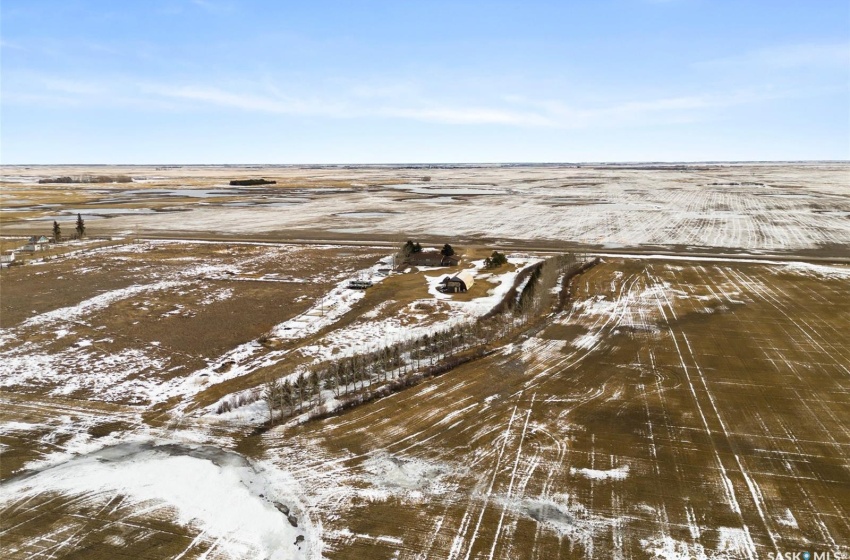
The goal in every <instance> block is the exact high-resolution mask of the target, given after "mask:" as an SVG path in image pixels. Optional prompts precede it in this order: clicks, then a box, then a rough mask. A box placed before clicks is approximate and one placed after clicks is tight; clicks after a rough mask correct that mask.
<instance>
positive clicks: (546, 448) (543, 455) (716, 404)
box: [245, 262, 850, 558]
mask: <svg viewBox="0 0 850 560" xmlns="http://www.w3.org/2000/svg"><path fill="white" fill-rule="evenodd" d="M616 271H622V272H623V274H622V275H619V274H615V272H616ZM659 286H666V287H665V288H664V289H663V290H662V291H658V292H657V296H658V297H656V296H655V295H647V294H648V293H649V294H654V292H652V291H651V290H656V289H658V287H659ZM646 290H650V292H648V293H647V292H646ZM846 290H847V280H839V279H823V278H816V277H809V276H802V275H799V274H790V275H785V274H782V273H779V274H777V273H776V272H774V271H773V270H771V269H770V268H769V267H761V266H735V265H713V266H706V267H681V266H676V265H665V264H660V263H658V264H652V265H645V264H643V263H639V262H638V263H610V264H607V265H602V266H600V267H597V268H596V269H593V270H592V271H591V272H589V273H588V274H587V275H586V276H583V277H581V283H580V284H579V286H578V298H579V301H580V302H581V301H585V302H587V301H589V300H591V299H594V298H597V297H598V296H600V295H605V296H606V298H607V300H608V301H613V300H615V299H617V298H621V297H623V296H626V297H627V299H626V300H625V303H624V305H623V306H622V307H620V308H616V307H615V308H614V310H613V311H612V313H613V315H612V317H613V318H612V319H611V321H610V322H609V323H608V324H607V325H606V326H604V327H601V325H602V324H603V322H604V321H606V320H607V318H606V317H605V316H604V315H603V316H598V317H597V316H596V315H594V314H592V313H591V314H588V315H584V316H580V315H578V314H577V313H576V314H574V315H573V318H572V319H571V320H570V321H569V322H566V323H564V324H563V325H562V326H558V327H551V328H550V329H548V330H547V332H546V335H545V336H544V337H543V338H540V339H532V340H531V341H530V342H529V344H530V346H529V347H528V351H527V352H523V353H521V352H511V353H507V354H501V355H498V356H494V357H491V358H487V359H485V360H483V361H480V362H477V363H475V364H471V365H469V366H463V367H461V368H459V369H457V370H455V371H454V372H452V373H451V374H448V375H445V376H443V377H441V378H438V379H435V380H431V381H429V382H426V383H425V384H423V385H421V386H418V387H415V388H413V389H410V390H409V391H406V392H404V393H401V394H397V395H394V396H392V397H388V398H386V399H383V400H381V401H379V402H375V403H370V404H368V405H365V406H363V407H361V408H358V409H355V410H352V411H350V412H348V413H347V414H345V415H344V416H342V417H339V418H331V419H327V420H324V421H321V422H319V423H311V424H308V425H305V426H303V427H298V428H290V429H286V430H275V431H273V432H271V433H269V434H267V435H266V436H264V439H263V444H262V446H260V447H255V448H254V449H255V452H260V449H261V448H262V447H265V448H266V449H268V451H267V452H266V454H267V456H268V457H271V458H273V459H274V460H276V461H278V462H279V463H280V464H281V465H287V466H289V468H293V467H294V466H295V465H297V467H296V470H297V472H302V473H303V475H301V476H300V480H301V482H302V483H303V484H305V485H306V486H307V487H308V488H310V489H311V490H309V491H312V492H317V493H319V492H326V493H327V494H326V495H328V496H334V499H333V500H331V501H329V502H327V503H325V502H319V503H318V504H317V505H316V511H315V515H316V516H317V518H321V519H324V520H325V523H326V526H325V529H326V532H327V534H328V535H333V534H334V530H335V529H337V528H339V529H342V528H349V529H351V531H352V532H353V533H359V534H365V535H371V536H372V537H379V536H382V537H392V538H397V539H399V540H400V541H401V543H402V544H398V543H396V542H393V541H387V540H375V539H374V538H367V537H359V538H358V537H351V536H347V535H348V534H347V533H346V534H345V535H341V536H339V537H338V538H334V537H332V536H328V537H327V541H328V542H329V551H328V556H329V557H331V558H358V557H361V556H362V555H363V554H365V553H366V551H368V554H369V555H371V556H383V555H392V553H393V551H395V550H401V551H402V556H407V555H414V554H416V553H423V552H426V551H427V553H428V554H429V556H432V557H447V556H449V555H450V553H449V551H450V549H451V548H452V547H453V546H458V547H460V551H461V556H464V555H466V553H467V552H470V553H471V555H470V557H482V556H483V557H487V556H488V555H489V553H490V551H491V550H492V551H494V553H495V556H494V557H496V558H526V557H528V558H531V557H540V558H554V557H561V556H585V555H592V556H593V557H600V556H605V557H610V556H614V555H616V554H618V553H622V554H624V555H625V556H637V557H643V556H649V555H651V554H650V553H649V550H650V549H652V547H653V546H656V545H657V544H658V542H660V539H661V536H662V535H668V536H669V537H671V538H672V539H675V541H678V542H679V543H680V544H679V545H678V546H680V547H681V548H680V550H686V551H688V552H686V554H687V555H695V554H697V550H698V547H704V548H705V549H706V550H717V549H719V548H722V546H734V543H733V544H732V545H730V544H729V543H728V542H727V543H726V544H725V545H724V544H723V543H724V542H726V539H727V537H728V535H729V534H731V533H730V532H729V531H732V532H734V530H735V529H738V530H740V529H741V528H742V527H744V526H746V527H747V528H748V530H749V533H750V535H751V537H752V540H753V545H754V546H755V548H756V550H757V552H758V553H759V554H765V553H766V552H767V551H768V550H774V549H775V548H774V546H773V541H776V545H777V546H778V547H779V548H780V549H787V550H791V549H797V548H799V547H802V546H807V543H820V544H819V546H820V547H821V548H819V549H818V550H825V549H826V548H827V547H828V546H832V545H830V544H829V543H830V542H832V541H830V540H828V539H833V540H834V542H835V543H836V546H838V547H839V548H840V550H843V551H845V553H846V551H847V549H848V547H850V539H848V535H850V531H848V524H847V519H848V513H850V512H848V511H847V504H850V492H848V488H850V475H848V471H847V469H846V461H845V460H844V456H845V454H844V451H843V450H844V448H845V447H846V446H847V445H850V432H848V427H847V425H846V422H845V421H844V420H846V418H847V417H848V416H847V414H848V410H850V403H849V402H848V401H847V399H846V398H844V396H843V395H846V394H847V389H848V387H847V377H846V371H845V370H846V364H848V363H850V355H848V352H847V350H846V346H845V345H844V344H843V343H842V338H843V336H842V334H841V333H843V332H846V330H847V327H848V325H847V322H846V321H847V319H846V318H847V317H848V316H850V314H848V312H850V309H848V302H847V300H846V298H844V297H843V296H842V293H846ZM629 294H630V296H629ZM641 294H643V295H641ZM665 294H666V295H667V297H669V298H670V303H669V304H668V303H667V300H666V299H664V297H663V295H665ZM712 294H714V295H712ZM722 294H726V295H722ZM727 296H728V298H731V299H732V300H734V301H743V302H744V303H742V304H734V303H732V302H729V301H727ZM629 297H630V298H631V299H629ZM659 298H661V299H659ZM700 298H702V299H700ZM709 298H716V299H722V300H723V301H724V303H722V304H720V305H712V303H713V302H712V300H711V299H709ZM721 307H722V309H721ZM662 309H663V312H662V311H661V310H662ZM709 310H711V311H709ZM664 313H666V314H667V317H666V318H665V317H664ZM674 314H675V316H674ZM600 320H602V321H603V322H600ZM569 325H579V327H577V328H581V329H592V330H593V331H594V332H598V333H599V335H600V339H599V344H598V346H596V347H594V348H592V349H580V348H577V347H575V346H571V345H570V342H571V341H572V340H574V339H575V338H576V337H577V336H578V335H579V334H580V333H579V332H577V330H575V329H573V328H570V327H569ZM600 327H601V330H600ZM559 338H561V342H560V343H559V342H558V339H559ZM842 419H844V420H842ZM283 441H286V448H285V449H284V448H282V447H281V445H282V443H283ZM503 446H504V447H503ZM245 448H246V449H248V446H246V447H245ZM305 450H306V453H307V455H306V457H309V458H306V459H305V458H300V459H299V458H298V456H300V457H305V455H304V453H305ZM378 453H387V454H389V455H390V456H391V457H394V458H396V460H398V461H407V460H419V461H426V462H428V463H429V464H434V465H439V466H440V467H441V468H442V469H444V471H445V472H446V473H447V474H446V475H445V476H443V477H442V478H441V479H440V480H441V482H440V484H441V487H443V488H445V489H446V491H445V492H437V493H434V492H433V491H432V492H429V491H428V490H427V484H425V482H427V481H423V485H424V486H425V487H424V488H423V487H419V486H416V487H415V488H413V489H414V490H416V491H418V492H419V494H417V493H415V492H412V491H411V489H399V488H395V489H394V488H393V487H389V488H388V487H382V486H378V487H377V488H376V487H374V486H371V484H370V483H369V482H368V481H369V480H370V475H369V471H368V468H369V467H368V465H369V461H370V460H371V458H372V457H374V456H375V454H378ZM295 454H298V456H296V455H295ZM335 461H343V462H342V464H341V465H340V464H339V463H338V462H335ZM325 465H328V466H327V467H326V466H325ZM330 465H333V466H332V467H331V466H330ZM341 466H344V473H345V474H343V475H342V476H341V478H342V479H343V480H342V481H339V482H338V483H337V484H338V486H334V483H332V482H330V481H328V479H326V478H324V476H323V475H322V474H321V473H323V472H324V470H325V469H326V468H328V469H330V468H333V469H339V468H340V467H341ZM624 467H627V468H628V471H627V473H626V474H625V478H624V480H619V479H617V478H612V479H601V480H594V479H593V478H588V477H587V476H585V475H583V474H582V473H583V472H585V471H582V470H581V469H595V470H596V471H610V472H612V473H617V472H622V471H617V470H616V469H623V468H624ZM588 472H593V471H588ZM615 476H616V475H615ZM725 478H728V480H729V482H730V484H731V486H728V487H727V486H726V485H725V484H724V482H723V481H724V479H725ZM491 481H493V482H492V488H491V487H490V485H491ZM348 486H353V487H355V488H361V489H362V490H363V491H364V492H367V493H366V494H363V495H364V496H370V495H372V494H370V493H368V492H375V491H376V490H377V489H383V490H384V494H382V495H384V496H386V497H385V498H379V499H373V498H366V499H364V498H359V497H358V496H360V494H359V493H358V492H357V491H356V490H355V491H354V493H351V490H347V489H346V488H347V487H348ZM334 488H337V490H336V491H335V490H334ZM727 488H728V489H727ZM320 489H321V490H320ZM340 495H344V496H348V498H342V500H341V501H340V498H339V496H340ZM736 507H738V508H740V510H741V513H740V514H738V513H737V512H736ZM786 510H787V511H790V512H791V514H792V515H793V517H794V518H795V519H796V523H797V524H798V528H791V527H789V526H787V525H783V524H782V521H781V519H782V518H783V516H785V515H786ZM331 514H333V516H334V517H333V519H334V520H333V521H329V519H332V518H331V517H328V516H330V515H331ZM336 516H338V517H336ZM479 519H480V520H481V523H480V525H479V523H478V520H479ZM725 528H729V529H725ZM497 530H499V532H498V534H497ZM724 531H725V532H724ZM695 535H696V536H695ZM739 536H740V535H739ZM656 539H659V540H658V541H656ZM772 539H773V540H772ZM653 543H654V544H653ZM591 547H592V553H591V552H590V551H591ZM739 554H741V551H738V552H733V553H732V555H733V556H737V555H739Z"/></svg>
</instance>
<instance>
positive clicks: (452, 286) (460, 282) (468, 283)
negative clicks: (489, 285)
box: [440, 270, 475, 293]
mask: <svg viewBox="0 0 850 560" xmlns="http://www.w3.org/2000/svg"><path fill="white" fill-rule="evenodd" d="M474 283H475V277H474V276H472V272H470V271H469V270H461V271H460V272H458V273H457V274H455V275H454V276H446V277H445V278H443V279H442V280H441V281H440V291H441V292H444V293H462V292H466V291H468V290H469V289H470V288H472V285H473V284H474Z"/></svg>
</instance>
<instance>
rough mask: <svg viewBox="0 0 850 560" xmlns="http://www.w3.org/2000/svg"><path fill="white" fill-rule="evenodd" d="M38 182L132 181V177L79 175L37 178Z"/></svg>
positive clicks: (44, 183) (42, 183)
mask: <svg viewBox="0 0 850 560" xmlns="http://www.w3.org/2000/svg"><path fill="white" fill-rule="evenodd" d="M38 182H39V184H41V185H46V184H49V183H75V184H76V183H132V182H133V178H132V177H128V176H127V175H96V176H95V175H81V176H79V177H52V178H50V179H39V180H38Z"/></svg>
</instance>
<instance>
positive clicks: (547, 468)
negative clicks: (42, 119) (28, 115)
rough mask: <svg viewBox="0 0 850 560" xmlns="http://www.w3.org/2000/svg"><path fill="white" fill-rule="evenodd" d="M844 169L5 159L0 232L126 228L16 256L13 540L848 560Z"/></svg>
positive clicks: (1, 380)
mask: <svg viewBox="0 0 850 560" xmlns="http://www.w3.org/2000/svg"><path fill="white" fill-rule="evenodd" d="M846 170H847V168H846V166H844V165H842V164H800V165H791V164H789V165H784V166H783V165H755V164H753V165H737V166H709V165H706V166H692V167H691V168H688V167H683V168H672V169H648V170H647V169H632V168H626V167H624V168H622V169H618V168H616V167H614V166H608V167H604V168H585V167H582V168H575V167H570V168H566V167H565V168H558V167H522V166H520V167H515V168H487V167H485V168H474V167H466V168H457V169H450V168H446V169H428V170H425V169H404V168H390V167H384V168H366V169H360V168H354V169H342V168H321V169H312V170H310V169H304V168H264V169H262V171H258V170H257V169H246V168H227V169H223V168H198V169H192V168H175V169H166V170H154V169H153V168H115V169H114V170H110V171H109V174H110V175H129V176H132V177H134V180H135V181H136V184H133V185H127V184H121V185H120V186H118V185H110V184H107V185H104V184H100V183H98V184H91V185H80V186H79V188H76V187H77V185H74V188H73V189H72V188H69V186H68V185H39V184H37V183H36V181H37V180H38V179H40V178H44V177H47V176H66V175H67V176H73V175H75V174H79V173H82V171H80V170H77V169H74V168H59V167H57V168H37V167H34V168H30V169H24V168H8V169H5V175H6V177H5V178H4V183H3V189H4V198H3V210H4V212H3V213H2V215H0V225H1V226H2V228H3V236H4V239H3V242H4V246H3V248H4V249H6V248H7V245H9V246H14V244H15V243H19V242H20V239H21V236H23V235H30V234H35V233H44V234H47V232H43V231H42V230H44V229H45V228H44V226H45V225H47V224H50V223H51V222H50V221H48V220H52V219H53V218H54V217H58V216H66V218H65V220H66V221H65V222H63V224H65V223H67V224H68V225H63V230H65V229H67V230H70V229H72V227H73V226H72V223H71V221H70V220H71V218H69V217H68V216H73V215H74V214H75V213H77V212H80V213H82V214H85V216H86V219H87V224H88V228H89V232H90V233H91V234H96V235H101V236H104V237H110V238H111V239H110V240H108V241H101V242H98V243H94V242H91V243H89V244H86V242H68V243H66V244H65V245H63V246H62V247H64V248H62V249H61V250H60V249H59V248H58V247H56V248H53V249H51V251H52V252H50V253H49V254H46V255H44V256H42V255H39V254H35V255H32V256H28V257H27V259H28V261H29V262H28V263H27V264H25V265H23V266H13V267H11V268H9V269H4V270H3V271H2V272H0V281H1V282H2V301H0V354H2V363H0V387H2V393H0V401H2V406H0V444H1V445H2V447H0V451H1V452H2V462H0V490H2V493H1V494H0V535H2V548H3V550H4V551H5V555H4V556H5V557H10V558H31V557H52V558H65V557H67V558H71V557H86V558H120V557H127V558H277V559H287V558H321V557H326V558H333V559H349V558H350V559H356V558H411V559H412V558H452V559H484V558H502V559H513V558H530V559H547V558H559V557H560V558H607V557H613V558H763V557H767V554H768V552H777V551H800V550H810V551H812V552H831V553H832V554H833V557H834V558H837V557H846V556H848V555H850V523H848V519H850V350H848V345H847V344H846V339H847V336H848V333H850V298H848V297H847V294H848V293H850V266H848V265H847V263H846V262H845V261H846V258H847V257H848V256H849V255H850V254H848V252H847V247H848V246H850V221H848V219H847V218H848V216H850V194H848V192H847V185H846V181H845V178H846ZM93 174H94V173H93ZM99 174H100V173H99ZM424 175H428V177H429V180H428V181H423V180H422V178H423V176H424ZM257 176H262V177H265V178H267V179H272V180H276V181H277V183H276V184H275V185H262V186H257V187H250V188H244V189H243V188H241V187H240V188H239V189H236V190H234V189H233V188H231V187H229V185H227V180H225V179H226V178H237V177H238V178H253V177H257ZM228 180H229V179H228ZM228 189H230V190H228ZM128 191H132V192H129V193H128ZM16 201H17V202H16ZM45 205H58V206H45ZM104 209H106V211H104ZM109 210H112V212H110V211H109ZM97 212H100V214H98V213H97ZM107 216H109V217H107ZM47 229H49V227H48V228H47ZM69 233H70V232H69ZM408 237H412V238H416V239H422V240H423V244H426V245H427V244H429V243H430V244H432V245H435V246H437V247H440V246H441V243H442V242H446V241H450V242H451V243H453V245H454V246H455V247H456V248H457V250H458V251H459V252H460V254H462V256H463V260H462V262H461V265H460V267H461V268H464V269H469V270H470V271H471V273H472V274H474V275H475V284H474V285H473V286H472V287H471V289H470V290H469V291H468V292H467V293H462V294H442V293H440V292H438V291H437V290H436V286H437V283H438V281H439V280H440V278H441V277H442V276H443V275H445V274H446V273H448V272H451V271H452V269H449V268H443V267H440V268H433V269H431V268H427V267H423V268H421V269H416V268H407V269H404V270H403V271H395V269H396V267H395V263H396V261H395V260H394V258H393V255H394V253H395V251H396V250H397V249H398V247H399V245H400V244H401V242H403V241H404V239H406V238H408ZM494 248H498V249H499V250H501V251H504V252H505V253H506V254H507V255H508V263H507V264H506V265H504V266H502V267H500V268H497V269H492V270H491V269H485V268H484V265H483V263H484V260H483V259H484V258H485V257H487V256H488V255H489V254H490V252H491V251H492V250H493V249H494ZM618 252H619V253H618ZM567 253H568V254H570V255H572V256H573V257H571V258H573V260H563V261H557V262H558V263H561V264H559V265H558V266H559V268H553V267H554V266H555V265H554V264H553V263H555V262H556V260H557V259H556V256H557V255H561V254H567ZM625 253H628V254H625ZM596 256H599V260H598V261H596V260H593V259H595V257H596ZM44 257H47V258H44ZM597 262H598V264H595V263H597ZM580 264H586V267H585V268H584V269H582V272H580V273H578V274H577V275H576V276H574V277H573V278H572V280H570V281H568V282H565V281H564V276H563V275H564V273H565V272H566V271H572V272H573V273H575V272H576V270H577V267H578V266H579V265H580ZM591 265H592V266H591ZM535 267H542V268H541V270H543V271H544V272H543V273H541V274H540V275H539V277H538V276H537V275H535V274H529V272H531V271H532V270H534V269H535ZM547 267H549V268H547ZM546 271H548V276H547V272H546ZM354 278H358V279H368V280H369V281H371V282H373V286H372V287H370V288H369V289H368V290H350V289H348V288H347V283H348V281H349V280H351V279H354ZM547 278H548V280H547ZM555 280H557V281H555ZM547 281H548V282H550V284H547V283H546V282H547ZM535 286H537V288H535ZM534 289H536V292H534V291H533V290H534ZM512 290H513V291H512ZM526 290H529V293H532V294H536V295H535V296H534V297H536V298H537V299H535V300H534V301H535V302H537V304H536V307H535V306H534V305H530V304H524V305H520V301H524V300H522V297H523V294H525V293H526ZM560 290H564V291H563V292H559V291H560ZM514 291H516V293H514ZM506 302H507V303H510V304H511V305H505V303H506ZM558 302H564V303H565V305H564V306H563V307H560V306H559V304H558ZM500 303H501V305H502V307H500V311H494V309H495V308H496V307H497V306H498V305H500ZM437 333H451V336H448V335H447V337H446V338H445V339H442V338H441V339H439V341H442V342H439V344H438V338H437ZM423 339H425V340H428V341H429V342H428V346H427V347H422V343H421V342H420V341H421V340H423ZM384 348H395V349H396V351H397V354H395V355H391V354H380V351H382V350H383V349H384ZM435 348H436V350H435ZM367 354H369V355H379V354H380V355H381V356H382V357H381V360H382V361H381V362H380V366H381V368H383V369H382V370H380V371H379V370H378V365H373V366H370V367H371V368H372V369H368V368H367V367H366V366H365V365H361V366H360V367H361V368H362V369H363V371H367V372H368V371H371V372H372V374H371V377H370V376H369V374H368V373H366V374H362V375H361V377H359V378H356V377H354V378H352V379H348V378H346V379H345V380H344V381H343V382H342V384H343V387H342V389H341V388H340V382H338V381H336V380H334V383H333V384H329V381H328V380H329V379H331V378H330V377H327V376H330V372H332V371H336V370H333V369H332V366H333V364H335V363H338V362H343V361H345V360H348V361H350V363H352V364H354V363H355V360H356V359H359V358H360V357H362V356H365V355H367ZM455 356H457V357H455ZM462 357H463V358H464V359H463V360H461V359H460V358H462ZM451 359H455V361H456V362H457V363H458V364H459V365H457V366H456V367H450V368H444V369H438V368H437V367H436V365H439V364H440V363H441V360H443V361H446V362H447V361H449V360H451ZM420 362H424V365H423V364H421V363H420ZM345 363H349V362H345ZM376 364H377V362H376ZM433 364H436V365H435V366H434V367H433V368H431V369H429V368H430V367H431V366H432V365H433ZM352 368H354V366H353V365H352ZM317 371H318V372H320V373H323V375H326V377H322V378H321V380H322V383H321V384H320V386H319V387H317V388H316V392H315V393H309V392H308V394H309V395H310V396H308V397H306V398H304V397H303V396H301V397H299V400H298V402H297V403H295V402H288V403H286V404H283V400H281V401H280V404H276V403H277V401H275V402H273V403H271V406H269V404H268V403H267V402H266V400H265V399H264V398H263V394H264V392H265V391H267V389H268V387H270V383H271V382H272V381H274V380H280V381H281V382H283V381H284V380H285V381H287V382H291V383H298V381H297V380H298V378H299V376H304V377H302V379H305V378H306V376H307V375H308V374H309V373H311V372H317ZM352 372H353V369H352ZM376 372H377V373H376ZM411 372H413V373H411ZM425 373H427V375H425ZM414 374H418V375H420V376H421V378H417V381H416V382H415V383H410V384H409V386H405V387H404V388H403V389H402V390H398V391H395V392H388V393H387V394H386V396H382V397H381V398H374V399H366V401H367V402H364V403H362V404H359V405H357V406H351V407H350V408H346V409H345V410H340V411H339V412H338V413H333V411H332V409H333V407H334V406H338V405H340V404H341V403H343V402H344V401H345V399H346V398H347V397H350V396H351V395H358V394H360V395H362V394H365V393H366V392H368V391H372V390H373V387H377V388H380V387H382V386H384V385H385V384H386V383H388V381H387V379H389V380H393V379H401V378H402V377H404V376H412V375H414ZM358 382H359V385H358ZM365 386H368V387H365ZM347 393H350V394H351V395H348V394H347ZM317 411H321V412H323V413H322V414H313V413H315V412H317Z"/></svg>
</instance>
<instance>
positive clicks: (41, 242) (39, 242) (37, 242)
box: [23, 235, 50, 253]
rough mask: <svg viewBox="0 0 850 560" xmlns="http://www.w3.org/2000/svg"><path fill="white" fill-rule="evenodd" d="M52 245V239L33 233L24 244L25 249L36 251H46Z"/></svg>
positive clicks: (31, 251)
mask: <svg viewBox="0 0 850 560" xmlns="http://www.w3.org/2000/svg"><path fill="white" fill-rule="evenodd" d="M49 245H50V240H49V239H47V238H46V237H45V236H43V235H33V236H32V237H30V238H29V241H27V244H26V245H24V248H23V250H24V251H29V252H30V253H35V252H36V251H44V250H45V249H47V247H48V246H49Z"/></svg>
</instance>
